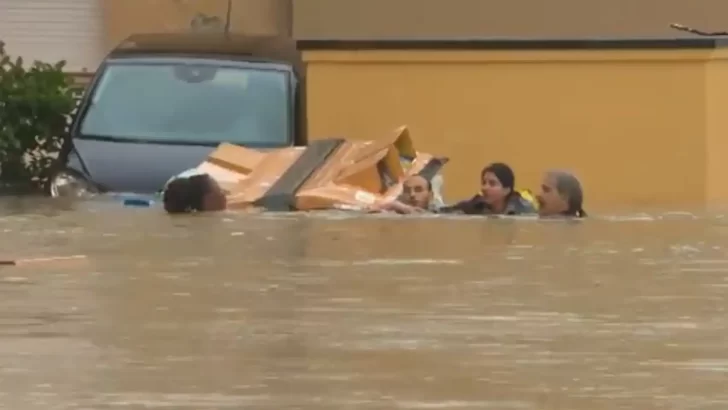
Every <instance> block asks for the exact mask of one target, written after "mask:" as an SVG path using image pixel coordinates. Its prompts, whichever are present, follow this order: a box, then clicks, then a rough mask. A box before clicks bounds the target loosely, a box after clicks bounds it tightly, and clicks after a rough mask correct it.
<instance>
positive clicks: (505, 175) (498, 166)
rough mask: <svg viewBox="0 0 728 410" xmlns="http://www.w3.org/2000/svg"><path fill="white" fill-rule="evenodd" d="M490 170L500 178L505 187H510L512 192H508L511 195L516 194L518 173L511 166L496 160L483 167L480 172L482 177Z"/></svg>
mask: <svg viewBox="0 0 728 410" xmlns="http://www.w3.org/2000/svg"><path fill="white" fill-rule="evenodd" d="M488 172H492V173H493V175H495V177H496V178H498V181H500V183H501V185H503V188H510V190H511V192H510V194H508V196H509V197H510V196H511V195H514V194H515V192H516V190H515V186H516V175H515V174H514V173H513V170H512V169H511V167H509V166H508V165H506V164H504V163H502V162H494V163H492V164H490V165H488V166H487V167H485V168H483V170H482V171H481V172H480V178H481V179H482V178H483V177H485V174H486V173H488Z"/></svg>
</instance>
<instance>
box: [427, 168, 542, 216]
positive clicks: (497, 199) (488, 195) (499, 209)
mask: <svg viewBox="0 0 728 410" xmlns="http://www.w3.org/2000/svg"><path fill="white" fill-rule="evenodd" d="M515 185H516V176H515V174H514V173H513V170H512V169H511V167H509V166H508V165H506V164H504V163H501V162H495V163H492V164H490V165H488V166H487V167H485V168H483V170H482V171H481V173H480V193H479V194H478V195H475V196H474V197H472V198H470V199H468V200H465V201H462V202H458V203H457V204H455V205H452V206H449V207H445V208H441V209H440V212H442V213H464V214H468V215H525V214H535V213H536V208H535V207H534V205H533V203H531V202H530V201H529V200H528V199H527V198H525V197H524V196H523V195H522V194H521V193H520V192H518V191H517V190H516V189H515Z"/></svg>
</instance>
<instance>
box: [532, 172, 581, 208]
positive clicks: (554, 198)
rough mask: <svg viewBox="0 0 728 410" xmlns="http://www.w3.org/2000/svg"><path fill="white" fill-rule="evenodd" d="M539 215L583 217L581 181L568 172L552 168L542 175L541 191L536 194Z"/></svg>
mask: <svg viewBox="0 0 728 410" xmlns="http://www.w3.org/2000/svg"><path fill="white" fill-rule="evenodd" d="M536 200H537V201H538V205H539V209H538V213H539V215H540V216H545V217H553V216H566V217H576V218H583V217H585V216H586V212H584V209H583V202H584V193H583V191H582V189H581V183H580V182H579V180H578V179H577V178H576V177H575V176H574V175H573V174H572V173H570V172H566V171H559V170H553V171H548V172H546V174H545V175H544V178H543V182H542V183H541V192H539V194H538V195H537V196H536Z"/></svg>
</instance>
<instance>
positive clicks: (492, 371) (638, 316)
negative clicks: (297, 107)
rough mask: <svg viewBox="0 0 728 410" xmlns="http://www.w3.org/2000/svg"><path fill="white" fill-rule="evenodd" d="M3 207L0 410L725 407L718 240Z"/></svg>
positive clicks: (709, 221) (448, 222)
mask: <svg viewBox="0 0 728 410" xmlns="http://www.w3.org/2000/svg"><path fill="white" fill-rule="evenodd" d="M31 202H32V203H27V202H17V201H10V202H7V201H6V202H5V203H3V204H2V205H1V206H0V207H1V210H0V213H1V215H2V217H0V229H2V232H3V235H2V239H1V241H2V243H0V249H2V252H3V254H7V255H5V256H8V255H24V256H25V255H30V256H47V255H64V254H79V253H81V254H86V255H88V256H89V260H88V261H86V262H85V263H80V264H79V263H72V264H71V263H69V264H58V265H55V266H54V265H43V266H29V267H22V268H0V336H1V337H2V338H1V339H0V408H7V409H13V410H25V409H144V408H165V409H195V410H198V409H227V408H230V409H241V408H251V409H304V410H308V409H312V410H313V409H331V410H334V409H439V408H442V409H491V408H492V409H559V410H563V409H574V410H583V409H634V410H645V409H716V410H718V409H720V410H724V409H726V408H728V407H727V406H728V390H726V388H725V386H726V378H728V351H726V346H727V345H728V343H727V342H728V314H727V313H726V297H725V294H726V292H728V259H726V258H725V251H726V247H727V246H728V223H727V222H728V221H726V220H724V219H723V218H722V217H721V216H720V215H699V216H694V215H692V214H687V213H671V214H660V215H657V214H656V215H631V216H626V217H611V218H602V219H592V220H588V221H584V222H581V223H564V222H544V221H532V220H517V221H516V220H481V219H472V218H448V219H445V218H439V217H423V218H415V217H412V218H409V217H388V216H367V217H357V216H354V215H349V214H341V213H340V214H331V215H328V216H322V215H289V214H285V215H269V216H230V215H226V216H198V217H183V218H171V217H168V216H166V215H163V214H161V213H158V212H155V211H152V210H144V209H121V208H120V207H118V206H113V205H108V206H107V205H98V206H84V207H79V206H75V207H74V206H65V207H64V206H59V205H57V204H52V203H45V204H43V203H38V200H33V201H31Z"/></svg>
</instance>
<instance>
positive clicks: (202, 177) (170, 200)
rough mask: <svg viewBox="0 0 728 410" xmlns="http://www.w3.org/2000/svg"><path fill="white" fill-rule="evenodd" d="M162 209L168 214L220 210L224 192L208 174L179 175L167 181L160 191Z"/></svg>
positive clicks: (225, 200)
mask: <svg viewBox="0 0 728 410" xmlns="http://www.w3.org/2000/svg"><path fill="white" fill-rule="evenodd" d="M162 198H163V202H164V210H165V211H167V213H170V214H182V213H191V212H214V211H222V210H225V208H226V207H227V199H226V197H225V192H224V191H223V190H222V188H220V185H219V184H218V183H217V181H215V179H213V178H212V177H211V176H210V175H208V174H198V175H191V176H186V177H185V176H181V177H178V178H175V179H172V180H171V181H169V182H168V183H167V186H165V188H164V192H163V193H162Z"/></svg>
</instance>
